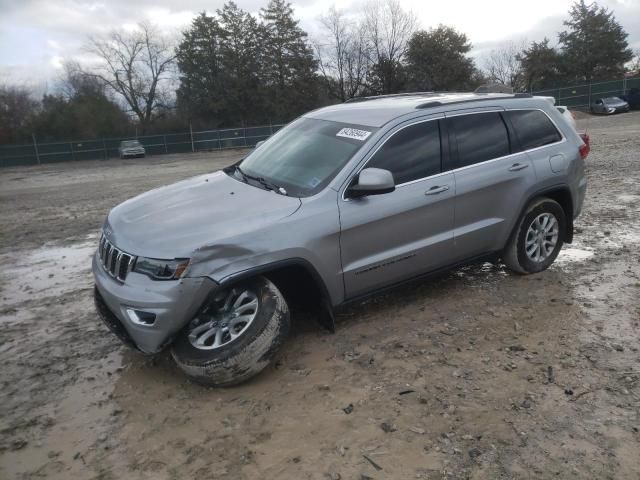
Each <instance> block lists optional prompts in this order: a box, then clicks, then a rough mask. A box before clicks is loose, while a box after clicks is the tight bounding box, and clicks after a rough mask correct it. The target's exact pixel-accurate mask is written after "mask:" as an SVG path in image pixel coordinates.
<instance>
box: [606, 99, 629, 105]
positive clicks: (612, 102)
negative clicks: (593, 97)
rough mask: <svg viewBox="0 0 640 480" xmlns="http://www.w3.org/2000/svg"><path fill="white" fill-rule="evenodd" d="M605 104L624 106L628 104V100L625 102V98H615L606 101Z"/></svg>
mask: <svg viewBox="0 0 640 480" xmlns="http://www.w3.org/2000/svg"><path fill="white" fill-rule="evenodd" d="M605 104H606V105H607V107H624V106H625V105H626V104H627V102H625V101H624V100H614V101H610V102H605Z"/></svg>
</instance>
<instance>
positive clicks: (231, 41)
mask: <svg viewBox="0 0 640 480" xmlns="http://www.w3.org/2000/svg"><path fill="white" fill-rule="evenodd" d="M218 18H219V24H220V41H221V43H220V54H221V65H222V72H223V75H222V78H223V81H222V89H223V91H224V108H223V109H222V112H221V113H222V117H223V118H224V123H225V124H226V125H227V126H238V125H243V124H244V125H246V124H251V125H256V124H258V123H262V122H264V121H265V120H266V119H265V118H264V113H263V111H264V107H263V105H264V100H265V97H266V95H265V92H264V89H263V88H262V86H261V79H260V77H261V73H262V72H261V71H262V66H261V64H260V60H261V56H260V28H259V25H258V22H257V21H256V19H255V18H254V17H252V16H251V15H250V14H248V13H247V12H245V11H244V10H242V9H240V8H238V6H237V5H236V4H235V3H233V2H229V3H226V4H225V5H224V7H223V8H222V10H218Z"/></svg>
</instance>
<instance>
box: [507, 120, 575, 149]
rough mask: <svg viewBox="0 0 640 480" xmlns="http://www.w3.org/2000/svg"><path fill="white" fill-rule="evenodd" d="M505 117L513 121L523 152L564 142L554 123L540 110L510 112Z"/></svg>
mask: <svg viewBox="0 0 640 480" xmlns="http://www.w3.org/2000/svg"><path fill="white" fill-rule="evenodd" d="M505 115H506V116H507V117H508V118H509V120H510V121H511V125H513V128H514V129H515V131H516V135H517V136H518V140H520V145H521V146H522V149H523V150H530V149H532V148H537V147H542V146H544V145H549V144H551V143H556V142H559V141H560V140H562V135H560V132H558V129H557V128H556V126H555V125H554V124H553V122H552V121H551V120H550V119H549V117H547V115H546V114H545V113H544V112H541V111H540V110H509V111H507V112H505Z"/></svg>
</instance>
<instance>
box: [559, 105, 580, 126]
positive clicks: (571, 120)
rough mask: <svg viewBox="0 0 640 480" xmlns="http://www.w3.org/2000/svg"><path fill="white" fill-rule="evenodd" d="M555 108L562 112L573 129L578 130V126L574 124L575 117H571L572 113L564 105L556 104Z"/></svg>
mask: <svg viewBox="0 0 640 480" xmlns="http://www.w3.org/2000/svg"><path fill="white" fill-rule="evenodd" d="M556 108H557V109H558V111H559V112H560V113H561V114H562V116H563V117H564V118H565V119H566V120H567V122H568V123H569V125H571V126H572V127H573V129H574V130H578V126H577V125H576V119H575V118H573V114H572V113H571V111H570V110H569V108H568V107H565V106H564V105H557V106H556Z"/></svg>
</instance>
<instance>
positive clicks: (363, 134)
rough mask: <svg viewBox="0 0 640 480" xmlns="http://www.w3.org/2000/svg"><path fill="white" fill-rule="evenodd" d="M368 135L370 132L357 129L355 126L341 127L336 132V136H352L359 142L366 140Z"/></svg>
mask: <svg viewBox="0 0 640 480" xmlns="http://www.w3.org/2000/svg"><path fill="white" fill-rule="evenodd" d="M369 135H371V132H367V131H366V130H358V129H357V128H343V129H342V130H340V131H339V132H338V133H336V137H345V138H353V139H354V140H360V141H361V142H363V141H364V140H366V139H367V137H368V136H369Z"/></svg>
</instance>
